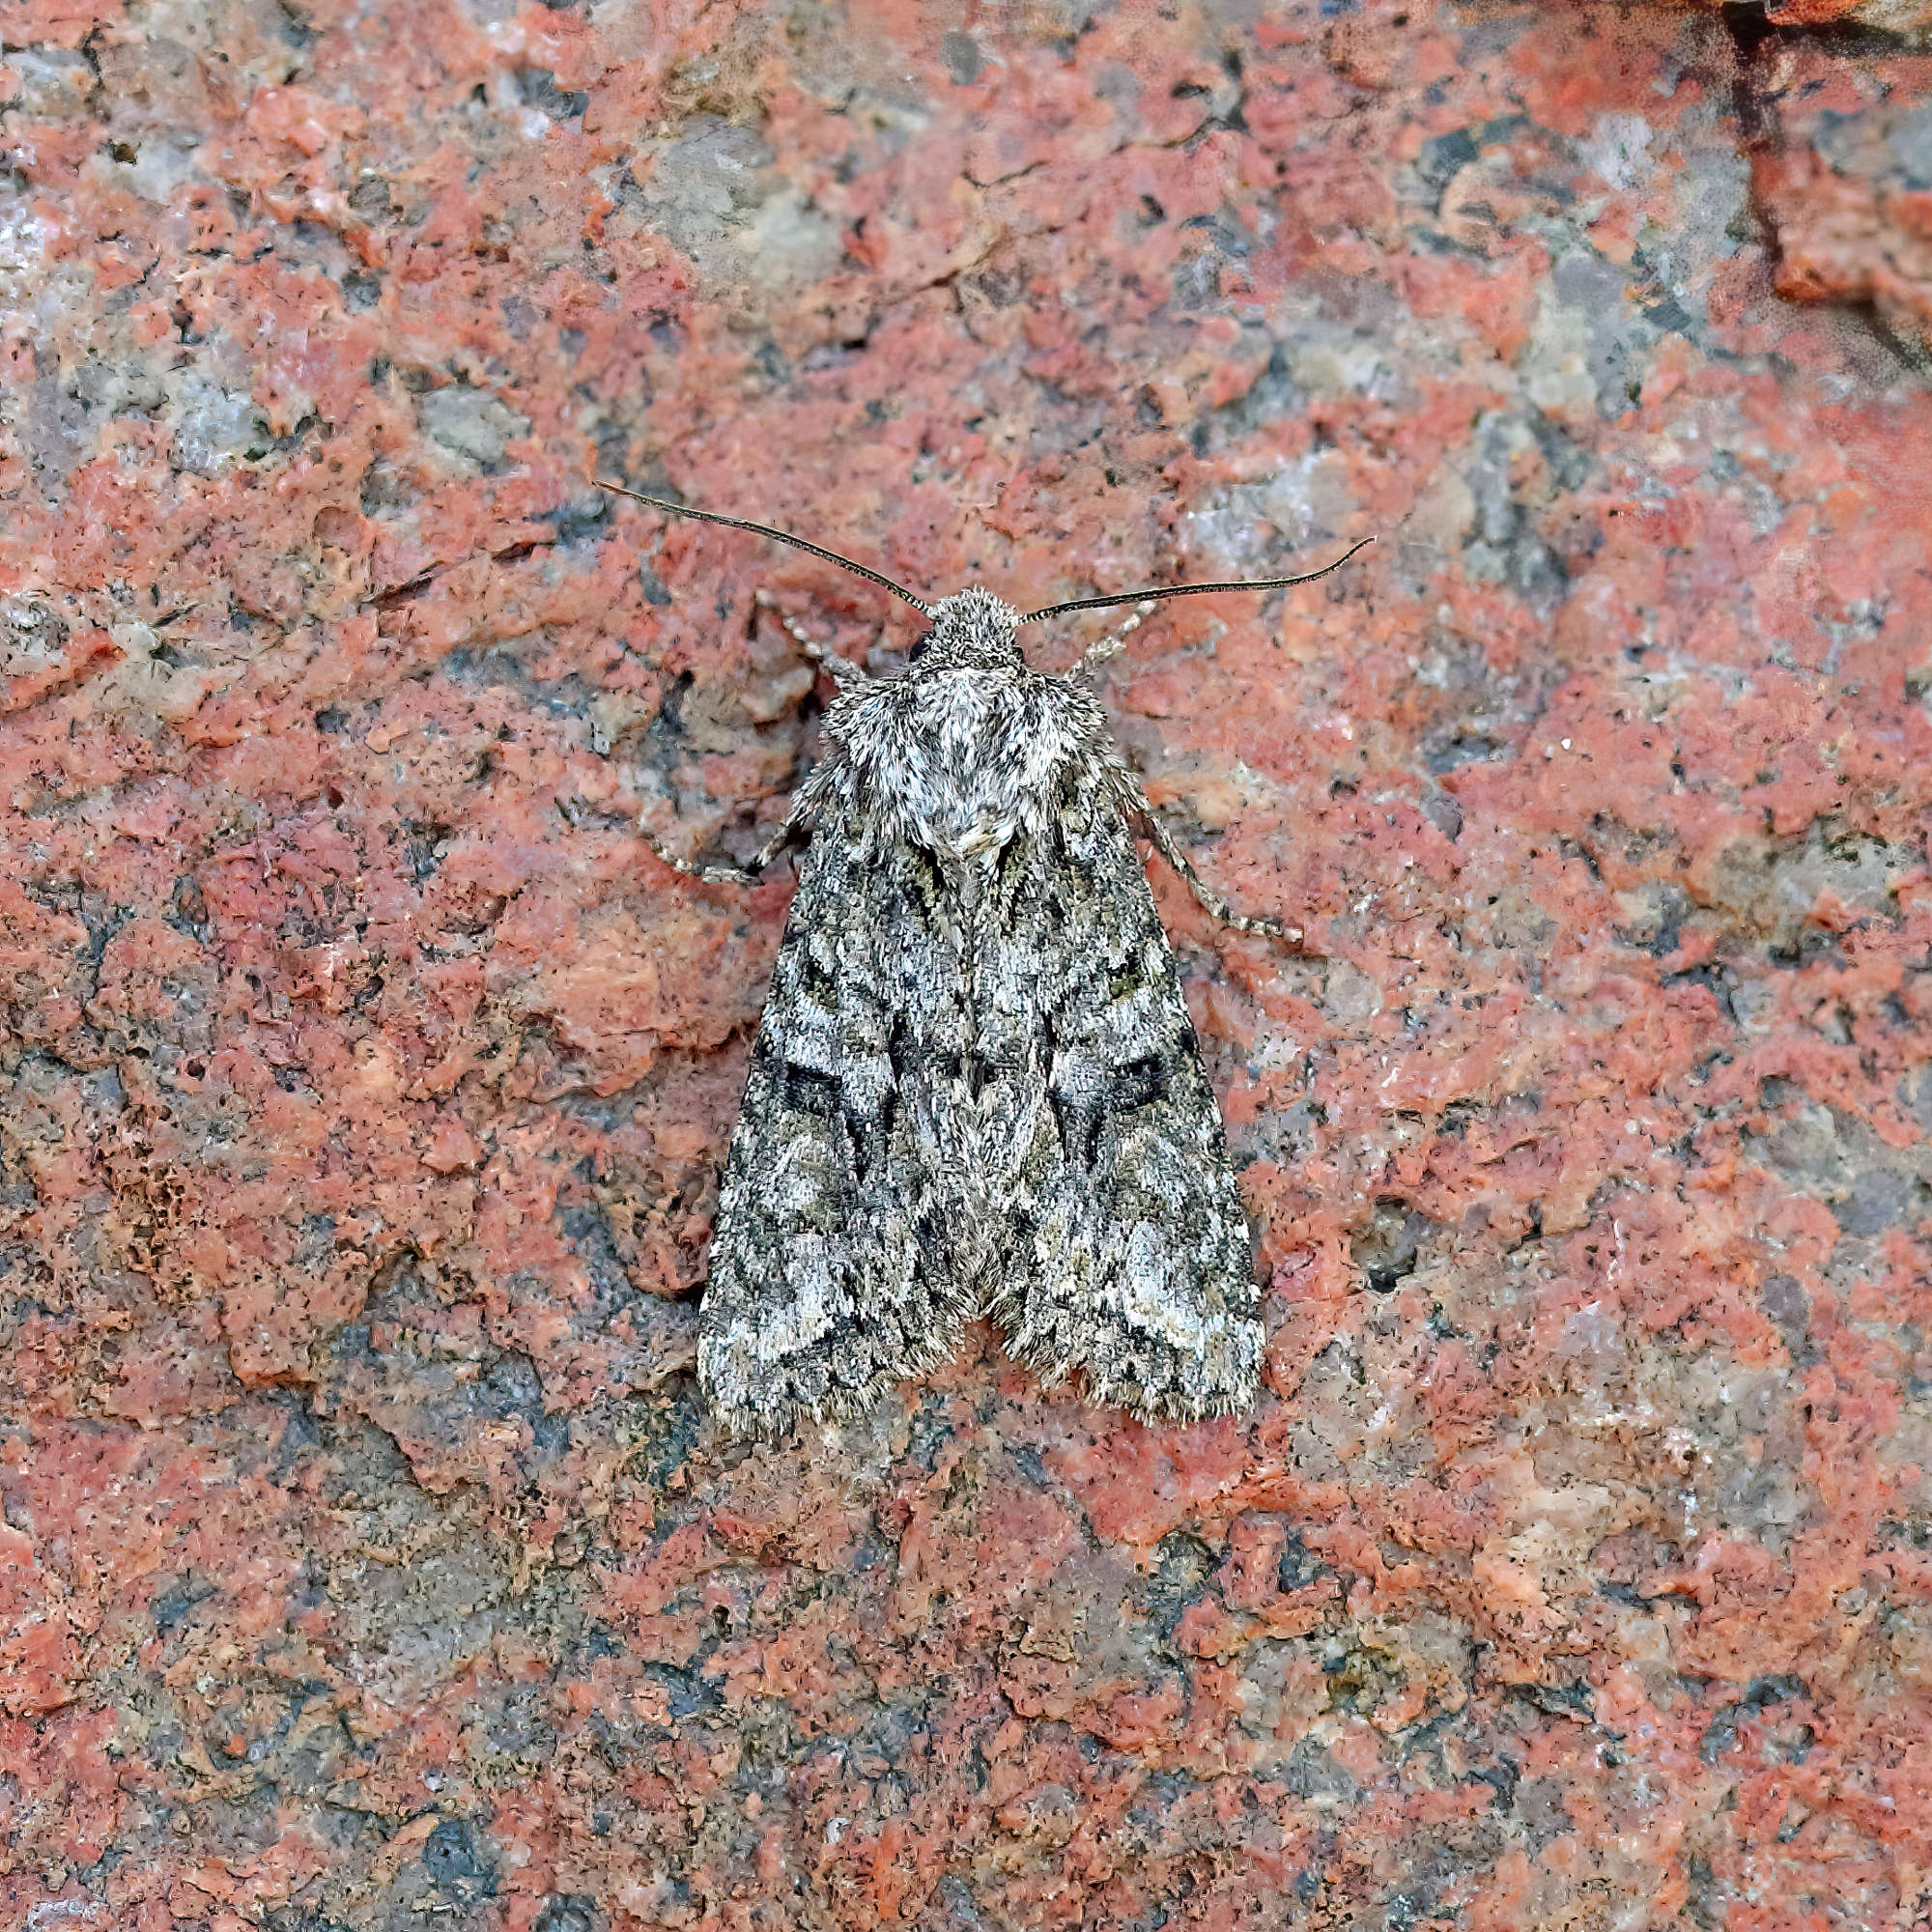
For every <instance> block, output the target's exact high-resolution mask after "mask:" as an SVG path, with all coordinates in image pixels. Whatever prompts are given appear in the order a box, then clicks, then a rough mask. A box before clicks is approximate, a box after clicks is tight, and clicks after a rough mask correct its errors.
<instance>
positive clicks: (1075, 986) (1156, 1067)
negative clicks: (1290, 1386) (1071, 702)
mask: <svg viewBox="0 0 1932 1932" xmlns="http://www.w3.org/2000/svg"><path fill="white" fill-rule="evenodd" d="M1137 809H1141V806H1140V799H1139V792H1138V788H1137V787H1136V786H1135V785H1134V782H1133V781H1132V780H1131V779H1130V778H1129V777H1128V775H1127V774H1126V772H1125V771H1124V770H1123V769H1121V768H1119V767H1117V766H1114V765H1113V764H1112V762H1111V760H1107V761H1104V762H1103V761H1102V760H1101V759H1099V758H1096V759H1094V765H1093V767H1092V768H1091V769H1090V771H1089V773H1088V774H1086V775H1085V776H1084V777H1083V779H1082V781H1080V782H1077V783H1074V784H1071V785H1069V786H1068V787H1067V789H1066V793H1065V799H1064V804H1063V807H1062V810H1060V812H1059V814H1058V815H1057V816H1056V817H1055V818H1053V819H1051V820H1049V821H1048V822H1047V823H1046V824H1045V826H1044V827H1043V828H1042V829H1041V830H1039V831H1038V832H1037V833H1035V834H1033V835H1031V837H1029V838H1026V839H1024V840H1018V841H1015V845H1014V847H1013V848H1010V849H1009V854H1008V855H1007V860H1006V863H1005V864H1004V865H1003V867H1002V870H1001V875H1000V878H999V881H998V884H997V887H996V901H995V904H994V905H993V906H991V907H989V908H988V911H989V914H990V915H991V916H990V917H989V918H988V920H987V921H986V923H985V924H984V926H983V927H982V928H981V933H982V944H983V945H984V946H985V948H986V953H985V956H984V958H983V959H982V960H981V962H980V973H979V979H980V986H979V992H980V1000H979V1004H980V1011H981V1014H982V1016H995V1015H997V1016H1003V1017H1004V1018H1005V1019H1007V1020H1009V1021H1010V1020H1013V1019H1017V1020H1018V1023H1019V1025H1020V1026H1021V1027H1022V1028H1023V1030H1024V1032H1025V1034H1026V1037H1025V1039H1024V1040H1023V1041H1021V1040H1015V1041H1013V1042H1011V1050H1010V1051H1009V1052H1008V1053H1005V1054H1002V1055H997V1056H994V1058H996V1059H998V1060H1004V1061H1005V1062H1007V1063H1008V1064H1013V1063H1021V1064H1023V1066H1024V1071H1023V1072H1022V1073H1021V1074H1020V1075H1019V1077H1018V1078H1017V1079H1016V1081H1015V1082H1014V1085H1013V1089H1012V1094H1011V1101H1010V1111H1011V1113H1012V1116H1013V1118H1012V1120H1011V1121H1010V1122H1009V1128H1010V1129H1011V1131H1012V1140H1011V1142H1010V1143H1009V1145H1012V1146H1013V1147H1014V1149H1015V1156H1016V1159H1017V1170H1016V1172H1015V1174H1014V1175H1013V1177H1012V1183H1011V1192H1010V1196H1009V1200H1010V1207H1009V1216H1010V1226H1011V1234H1010V1244H1009V1247H1008V1249H1007V1251H1006V1253H1005V1254H1004V1256H1003V1258H1002V1262H1001V1264H1000V1267H999V1271H998V1274H997V1276H996V1278H995V1280H994V1283H993V1292H992V1295H991V1307H992V1313H993V1314H994V1316H995V1318H996V1319H997V1320H998V1321H999V1322H1000V1325H1001V1327H1002V1328H1003V1329H1004V1331H1005V1333H1006V1337H1007V1343H1008V1347H1009V1350H1011V1351H1012V1352H1013V1353H1014V1354H1015V1355H1017V1356H1018V1357H1019V1358H1021V1359H1022V1360H1024V1361H1025V1362H1027V1363H1028V1364H1029V1365H1030V1366H1032V1367H1033V1368H1035V1369H1036V1370H1037V1371H1038V1372H1039V1373H1040V1375H1041V1376H1042V1378H1044V1379H1045V1380H1046V1381H1048V1382H1056V1381H1059V1380H1062V1379H1064V1378H1066V1377H1068V1376H1070V1375H1072V1374H1073V1373H1075V1372H1076V1371H1078V1372H1080V1373H1081V1375H1082V1376H1083V1377H1084V1379H1085V1382H1086V1388H1087V1395H1088V1398H1089V1400H1091V1401H1093V1402H1094V1403H1096V1404H1110V1405H1119V1406H1123V1407H1125V1408H1128V1409H1131V1410H1133V1411H1135V1412H1137V1413H1139V1414H1142V1415H1153V1414H1166V1415H1172V1416H1181V1417H1198V1416H1203V1415H1208V1414H1219V1413H1225V1412H1229V1411H1233V1410H1236V1409H1240V1408H1244V1407H1246V1406H1248V1405H1249V1404H1250V1403H1251V1402H1252V1401H1253V1399H1254V1395H1255V1391H1256V1387H1257V1384H1258V1381H1259V1377H1260V1366H1261V1354H1262V1345H1263V1335H1262V1327H1261V1323H1260V1321H1259V1320H1258V1319H1257V1314H1256V1310H1257V1305H1258V1301H1259V1295H1258V1293H1257V1291H1256V1288H1255V1283H1254V1264H1253V1251H1252V1243H1251V1237H1250V1235H1249V1230H1248V1223H1247V1217H1246V1213H1245V1211H1244V1209H1243V1208H1242V1205H1241V1199H1240V1194H1239V1191H1238V1189H1237V1188H1236V1182H1235V1176H1234V1170H1233V1167H1232V1165H1231V1164H1230V1161H1229V1157H1228V1149H1227V1141H1226V1135H1225V1133H1224V1130H1223V1127H1222V1123H1221V1112H1220V1108H1219V1106H1218V1105H1217V1103H1216V1101H1215V1097H1214V1092H1213V1089H1212V1087H1211V1086H1210V1085H1209V1084H1208V1076H1207V1072H1206V1070H1205V1068H1204V1067H1203V1065H1202V1063H1201V1050H1200V1045H1199V1042H1198V1040H1197V1038H1196V1036H1195V1031H1194V1027H1193V1024H1192V1022H1191V1020H1190V1018H1189V1015H1188V1011H1187V1005H1186V1001H1185V999H1184V998H1183V996H1182V993H1181V989H1180V983H1179V978H1178V976H1177V973H1176V969H1175V962H1174V956H1173V952H1172V950H1171V949H1170V947H1169V945H1168V939H1167V933H1166V931H1165V929H1164V928H1163V927H1162V925H1161V923H1160V918H1159V915H1158V913H1157V912H1156V910H1155V908H1154V902H1153V895H1152V893H1151V891H1150V890H1149V887H1148V881H1147V874H1146V871H1145V870H1144V868H1143V865H1142V860H1141V856H1140V852H1139V849H1138V847H1137V846H1136V844H1135V842H1134V838H1133V834H1132V829H1131V818H1130V813H1132V812H1133V811H1134V810H1137ZM1029 1096H1031V1097H1029Z"/></svg>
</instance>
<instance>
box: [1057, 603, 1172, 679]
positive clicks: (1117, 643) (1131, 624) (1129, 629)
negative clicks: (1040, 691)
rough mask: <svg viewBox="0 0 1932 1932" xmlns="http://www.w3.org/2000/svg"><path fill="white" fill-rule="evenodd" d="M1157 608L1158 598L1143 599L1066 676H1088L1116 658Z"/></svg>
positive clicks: (1158, 604)
mask: <svg viewBox="0 0 1932 1932" xmlns="http://www.w3.org/2000/svg"><path fill="white" fill-rule="evenodd" d="M1159 608H1160V601H1159V599H1158V598H1154V597H1149V598H1145V599H1143V600H1142V601H1141V602H1140V603H1138V604H1136V605H1135V606H1134V609H1133V614H1132V615H1131V616H1129V617H1128V618H1127V619H1126V621H1125V622H1124V623H1122V625H1121V627H1120V628H1119V629H1118V630H1116V631H1113V632H1111V633H1109V635H1108V636H1106V637H1104V638H1102V639H1100V641H1099V642H1098V643H1097V644H1094V645H1093V646H1091V647H1090V648H1089V649H1088V651H1087V652H1086V654H1085V655H1084V656H1083V657H1082V658H1081V660H1080V662H1079V663H1078V664H1077V665H1075V666H1074V667H1073V668H1072V669H1071V670H1070V671H1068V672H1067V673H1066V674H1067V676H1068V677H1085V676H1087V675H1088V673H1089V672H1090V671H1095V670H1098V669H1099V668H1100V667H1101V666H1102V665H1103V664H1105V663H1106V662H1107V660H1108V659H1109V658H1111V657H1115V656H1118V655H1119V653H1120V652H1121V651H1122V650H1124V649H1125V648H1126V642H1127V639H1129V638H1131V637H1132V636H1133V634H1134V633H1135V632H1136V631H1138V630H1139V629H1140V627H1141V626H1142V625H1143V624H1145V623H1146V622H1147V620H1148V619H1149V618H1150V617H1151V616H1152V615H1153V613H1154V612H1155V611H1157V610H1159Z"/></svg>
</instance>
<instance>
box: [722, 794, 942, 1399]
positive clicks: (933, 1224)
mask: <svg viewBox="0 0 1932 1932" xmlns="http://www.w3.org/2000/svg"><path fill="white" fill-rule="evenodd" d="M856 834H857V827H856V826H854V825H851V824H843V823H841V822H840V820H839V819H838V817H837V816H836V815H835V816H831V817H830V818H829V820H828V822H824V823H822V824H821V825H820V826H819V827H818V828H817V829H816V830H815V831H814V832H813V834H812V837H811V842H810V846H809V847H808V848H807V851H806V855H805V859H804V863H803V865H802V867H801V868H800V878H799V889H798V893H797V895H796V897H795V898H794V899H793V901H792V907H791V917H790V920H789V922H788V923H787V924H786V927H785V934H784V939H783V942H782V943H781V946H780V949H779V956H778V963H777V966H776V967H775V969H774V971H773V975H772V987H771V992H770V995H769V996H768V998H767V1000H766V1002H765V1010H764V1018H763V1021H762V1023H761V1024H760V1026H759V1028H758V1037H757V1040H756V1043H755V1044H754V1045H753V1049H752V1067H751V1073H750V1075H749V1077H748V1079H747V1082H746V1088H745V1100H744V1105H743V1107H742V1108H741V1110H740V1112H739V1116H738V1124H737V1127H736V1129H735V1130H734V1132H733V1133H732V1136H731V1151H730V1154H729V1157H728V1158H727V1160H726V1162H725V1179H724V1182H723V1185H722V1187H721V1190H720V1195H719V1203H718V1220H717V1226H716V1229H715V1232H714V1233H713V1235H712V1238H711V1254H710V1278H709V1281H708V1283H707V1285H706V1287H705V1291H704V1299H703V1304H702V1308H701V1312H700V1335H699V1341H698V1350H697V1370H698V1378H699V1380H700V1381H701V1383H702V1385H703V1387H704V1390H705V1392H706V1394H707V1395H708V1396H709V1397H710V1399H711V1401H712V1403H713V1405H714V1406H716V1407H717V1408H718V1409H719V1411H720V1412H721V1414H722V1416H723V1418H724V1419H725V1422H726V1423H727V1425H728V1426H730V1427H732V1428H733V1429H737V1430H740V1431H745V1430H750V1431H753V1432H757V1433H769V1432H771V1431H775V1430H778V1429H781V1428H783V1427H784V1426H785V1425H786V1424H787V1423H788V1422H790V1421H791V1420H792V1418H793V1417H794V1416H796V1415H799V1414H801V1413H803V1414H810V1415H815V1416H821V1417H823V1416H842V1415H847V1414H850V1413H852V1412H853V1411H855V1410H856V1409H858V1408H859V1407H861V1406H863V1405H864V1404H865V1402H866V1401H867V1397H868V1396H870V1395H871V1394H873V1393H874V1392H875V1391H876V1389H877V1388H878V1386H879V1385H880V1384H881V1383H883V1382H886V1381H890V1380H894V1379H896V1378H899V1377H902V1376H909V1375H914V1374H917V1373H918V1372H920V1371H921V1370H923V1369H925V1368H927V1367H930V1366H931V1365H932V1364H934V1363H935V1362H938V1361H941V1360H944V1359H945V1357H947V1356H948V1355H950V1354H951V1353H952V1351H953V1350H955V1349H956V1347H957V1346H958V1342H959V1337H960V1330H961V1327H962V1324H963V1323H964V1321H966V1320H967V1318H968V1317H969V1316H971V1315H972V1314H973V1313H975V1312H976V1304H977V1300H978V1287H977V1283H974V1282H969V1281H967V1280H966V1279H965V1278H964V1276H963V1274H962V1267H963V1265H964V1264H963V1262H962V1252H963V1251H962V1247H961V1244H960V1242H959V1239H958V1236H959V1230H960V1227H961V1225H962V1222H964V1221H965V1220H967V1219H968V1218H969V1217H967V1216H966V1215H965V1213H964V1210H963V1207H962V1202H963V1198H964V1192H965V1177H966V1173H967V1170H968V1168H969V1167H970V1164H971V1155H970V1151H969V1150H968V1149H967V1148H966V1147H965V1146H963V1145H962V1135H964V1134H966V1133H967V1132H968V1131H969V1130H970V1129H969V1123H968V1118H967V1117H968V1115H969V1114H970V1101H964V1082H965V1077H966V1075H965V1067H966V1064H967V1056H968V1051H969V1046H970V1034H971V1026H972V1015H971V1013H970V1012H969V1011H968V1010H967V1005H966V976H965V974H964V972H963V971H962V967H961V959H960V949H961V944H962V935H961V932H960V928H959V923H958V920H957V917H956V911H957V909H956V907H954V906H952V904H951V903H950V902H949V898H948V895H947V890H946V885H945V882H944V881H943V880H942V878H941V877H940V875H939V873H938V872H937V870H936V869H935V868H934V867H932V865H931V864H930V863H929V861H928V860H927V859H926V858H925V857H924V856H923V854H921V853H920V852H919V851H918V850H917V849H915V848H913V847H910V846H906V845H899V846H896V847H893V846H888V847H887V848H886V849H885V850H883V851H879V850H877V849H875V850H873V851H872V852H870V853H865V852H862V850H861V849H860V846H859V843H858V840H857V837H856ZM962 1101H964V1104H962Z"/></svg>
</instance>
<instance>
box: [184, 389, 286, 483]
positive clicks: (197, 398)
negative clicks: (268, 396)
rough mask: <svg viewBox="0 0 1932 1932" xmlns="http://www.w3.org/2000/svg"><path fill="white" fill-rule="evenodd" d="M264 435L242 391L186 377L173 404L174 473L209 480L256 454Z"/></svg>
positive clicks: (259, 418)
mask: <svg viewBox="0 0 1932 1932" xmlns="http://www.w3.org/2000/svg"><path fill="white" fill-rule="evenodd" d="M268 433H269V432H268V424H267V420H266V418H265V417H264V416H263V414H262V412H261V411H260V410H259V409H257V408H256V406H255V399H254V397H252V396H251V395H249V394H248V393H247V391H246V390H243V389H229V388H223V387H222V386H220V385H219V384H214V383H211V382H209V381H208V380H207V379H206V378H205V377H201V376H189V377H188V378H187V379H186V381H185V382H184V383H183V384H182V386H181V393H180V398H179V400H178V402H177V403H176V406H175V437H174V443H173V446H172V447H171V448H170V450H169V452H168V458H169V461H170V462H171V463H173V465H174V467H175V468H176V469H192V470H194V471H196V472H197V473H198V474H200V475H203V476H213V475H215V474H217V473H218V472H219V471H221V470H223V469H232V468H233V467H234V466H235V465H236V464H238V463H240V462H241V461H243V460H244V459H245V458H247V457H248V456H250V455H251V454H253V453H255V452H256V451H258V450H260V449H261V448H262V446H263V445H264V443H265V441H266V440H267V438H268Z"/></svg>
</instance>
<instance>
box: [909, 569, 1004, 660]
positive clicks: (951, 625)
mask: <svg viewBox="0 0 1932 1932" xmlns="http://www.w3.org/2000/svg"><path fill="white" fill-rule="evenodd" d="M931 616H932V629H931V630H929V631H928V632H926V634H925V636H924V637H923V638H921V639H920V640H919V641H918V643H916V644H915V645H914V646H913V650H912V658H913V662H914V663H915V664H917V665H919V666H921V667H922V668H929V667H931V666H933V665H935V664H944V665H948V666H957V667H971V668H975V669H987V670H990V669H992V668H995V667H997V666H1002V665H1016V664H1018V663H1020V662H1021V659H1020V647H1019V639H1018V632H1019V628H1020V625H1021V624H1022V623H1024V622H1025V619H1024V618H1022V617H1021V615H1020V613H1019V612H1018V611H1015V610H1014V609H1013V607H1012V606H1011V605H1010V604H1003V603H1002V602H1001V601H1000V599H999V598H997V597H995V596H994V595H993V593H992V592H991V591H990V590H981V589H980V588H979V587H978V586H977V585H975V586H974V587H973V588H972V589H970V590H955V591H954V592H953V593H952V596H951V597H942V598H941V599H940V600H939V602H938V603H937V604H935V605H933V607H932V611H931Z"/></svg>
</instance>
